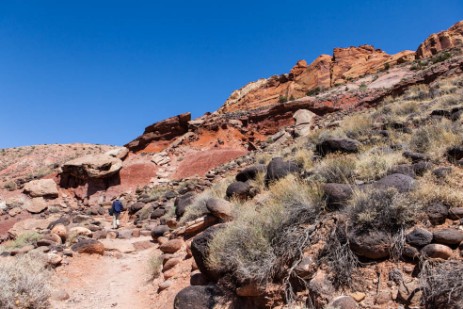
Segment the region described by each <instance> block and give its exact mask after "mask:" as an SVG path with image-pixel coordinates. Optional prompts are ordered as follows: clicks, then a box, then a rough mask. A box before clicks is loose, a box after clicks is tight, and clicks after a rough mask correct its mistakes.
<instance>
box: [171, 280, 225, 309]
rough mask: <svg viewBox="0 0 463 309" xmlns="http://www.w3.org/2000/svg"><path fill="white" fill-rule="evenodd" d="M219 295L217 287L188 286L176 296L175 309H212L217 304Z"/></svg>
mask: <svg viewBox="0 0 463 309" xmlns="http://www.w3.org/2000/svg"><path fill="white" fill-rule="evenodd" d="M217 295H218V290H217V288H216V287H215V286H211V285H206V286H204V285H203V286H202V285H194V286H188V287H186V288H184V289H183V290H181V291H180V292H178V294H177V295H176V296H175V299H174V309H212V308H214V305H215V304H216V300H215V297H216V296H217Z"/></svg>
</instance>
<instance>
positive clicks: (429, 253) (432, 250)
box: [421, 244, 453, 260]
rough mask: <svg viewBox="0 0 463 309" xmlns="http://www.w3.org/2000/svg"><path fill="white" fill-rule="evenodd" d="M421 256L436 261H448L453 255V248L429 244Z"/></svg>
mask: <svg viewBox="0 0 463 309" xmlns="http://www.w3.org/2000/svg"><path fill="white" fill-rule="evenodd" d="M421 254H422V255H423V256H424V257H428V258H432V259H436V258H440V259H444V260H447V259H448V258H450V257H451V256H452V255H453V251H452V248H450V247H447V246H445V245H441V244H429V245H427V246H426V247H424V248H423V249H421Z"/></svg>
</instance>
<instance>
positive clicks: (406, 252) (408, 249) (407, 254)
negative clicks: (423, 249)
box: [402, 245, 420, 261]
mask: <svg viewBox="0 0 463 309" xmlns="http://www.w3.org/2000/svg"><path fill="white" fill-rule="evenodd" d="M402 257H403V258H404V259H408V260H412V261H414V260H416V259H418V258H419V257H420V251H418V249H416V248H415V247H412V246H409V245H405V246H404V248H403V249H402Z"/></svg>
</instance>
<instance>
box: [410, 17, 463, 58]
mask: <svg viewBox="0 0 463 309" xmlns="http://www.w3.org/2000/svg"><path fill="white" fill-rule="evenodd" d="M460 46H463V21H460V22H458V23H456V24H455V25H453V26H452V27H450V28H449V29H448V30H445V31H441V32H439V33H434V34H431V35H430V36H429V37H428V38H427V39H426V40H425V41H424V42H423V43H421V45H420V46H419V47H418V49H417V51H416V58H417V59H423V58H428V57H432V56H434V55H435V54H437V53H438V52H440V51H442V50H445V49H449V48H454V47H460Z"/></svg>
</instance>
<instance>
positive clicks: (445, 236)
mask: <svg viewBox="0 0 463 309" xmlns="http://www.w3.org/2000/svg"><path fill="white" fill-rule="evenodd" d="M433 236H434V238H433V242H435V243H438V244H443V245H451V246H452V245H453V246H456V245H459V244H460V243H461V242H462V241H463V231H462V230H457V229H450V228H449V229H441V230H436V231H434V232H433Z"/></svg>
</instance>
